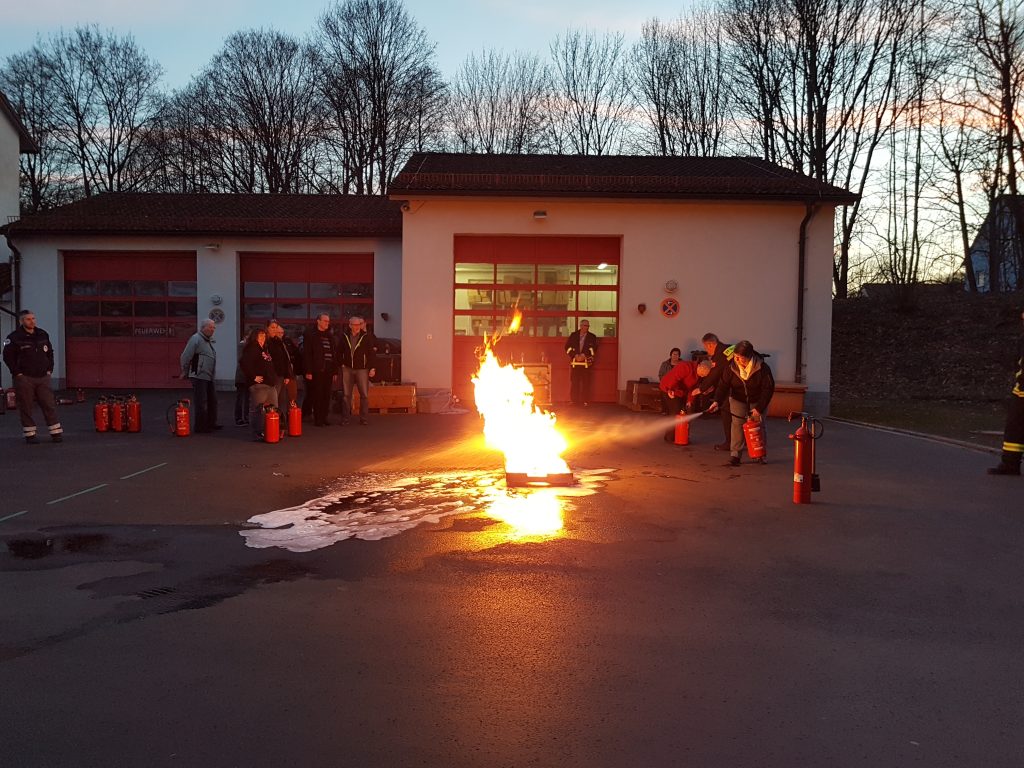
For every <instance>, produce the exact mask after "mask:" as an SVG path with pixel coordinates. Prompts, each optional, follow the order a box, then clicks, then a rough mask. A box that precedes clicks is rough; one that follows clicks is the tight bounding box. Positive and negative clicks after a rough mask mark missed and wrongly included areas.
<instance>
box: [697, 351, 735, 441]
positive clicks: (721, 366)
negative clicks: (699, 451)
mask: <svg viewBox="0 0 1024 768" xmlns="http://www.w3.org/2000/svg"><path fill="white" fill-rule="evenodd" d="M701 344H703V345H704V351H705V352H707V353H708V361H709V362H710V363H711V373H709V374H708V375H707V376H706V377H704V378H703V379H702V380H701V382H700V384H699V385H698V386H700V391H701V394H702V395H707V396H709V397H711V398H714V395H715V390H716V389H718V382H720V381H721V380H722V374H723V373H725V369H726V368H727V367H728V366H729V358H731V357H732V345H730V344H724V343H722V342H721V341H719V339H718V336H716V335H715V334H713V333H705V334H704V338H702V339H701ZM721 419H722V433H723V435H724V436H725V439H724V440H723V441H722V442H721V443H717V444H716V445H715V450H716V451H728V450H729V443H730V442H731V440H732V416H731V415H729V411H728V409H726V408H723V409H722V413H721Z"/></svg>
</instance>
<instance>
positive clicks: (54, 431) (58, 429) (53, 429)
mask: <svg viewBox="0 0 1024 768" xmlns="http://www.w3.org/2000/svg"><path fill="white" fill-rule="evenodd" d="M63 433H64V427H62V426H61V425H60V422H59V421H58V422H57V423H56V424H51V425H50V434H51V435H61V434H63Z"/></svg>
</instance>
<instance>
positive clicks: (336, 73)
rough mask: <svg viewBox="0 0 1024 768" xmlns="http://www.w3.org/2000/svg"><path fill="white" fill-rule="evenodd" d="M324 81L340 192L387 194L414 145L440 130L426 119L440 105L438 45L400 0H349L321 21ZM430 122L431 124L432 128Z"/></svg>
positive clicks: (441, 86)
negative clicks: (436, 57)
mask: <svg viewBox="0 0 1024 768" xmlns="http://www.w3.org/2000/svg"><path fill="white" fill-rule="evenodd" d="M316 47H317V49H318V52H319V59H318V60H319V70H320V74H319V80H320V87H321V89H322V92H323V95H324V98H325V101H326V104H327V105H329V107H330V113H331V120H332V124H333V125H332V128H333V131H332V132H333V133H334V135H333V136H332V137H331V139H330V144H331V146H332V147H333V148H334V150H335V156H336V160H335V161H334V162H335V163H336V164H337V165H338V166H339V167H340V169H341V170H342V175H341V177H340V178H339V179H337V180H336V181H335V183H334V186H335V188H336V189H338V190H339V191H342V192H355V193H358V194H364V193H382V192H385V191H386V190H387V186H388V184H389V183H390V181H391V178H392V177H393V176H394V175H395V173H397V171H398V168H399V167H400V165H401V163H402V162H404V160H405V158H406V157H407V156H408V155H409V154H410V153H411V152H412V151H414V150H415V148H417V147H422V146H425V145H427V144H429V143H430V141H431V140H432V139H433V136H432V134H431V131H434V132H436V136H437V140H438V141H439V140H440V136H441V124H440V122H439V121H438V122H437V124H436V125H434V126H433V128H431V124H430V122H428V120H427V119H426V117H427V116H428V115H433V114H436V112H437V110H438V106H439V104H443V101H442V99H443V95H444V83H443V82H442V80H441V76H440V74H439V72H438V71H437V69H436V67H435V66H434V45H433V43H431V42H429V40H428V39H427V36H426V33H425V32H424V31H423V30H422V29H421V28H420V27H419V25H418V24H417V23H416V22H415V21H414V20H413V18H412V17H411V16H409V14H408V13H406V11H405V9H404V7H403V6H402V4H401V2H400V0H345V2H342V3H337V4H335V5H333V6H331V7H329V8H328V9H327V11H326V12H325V13H324V14H323V15H322V16H321V17H320V20H319V23H318V30H317V37H316ZM428 129H430V130H429V131H428Z"/></svg>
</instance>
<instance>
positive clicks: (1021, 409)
mask: <svg viewBox="0 0 1024 768" xmlns="http://www.w3.org/2000/svg"><path fill="white" fill-rule="evenodd" d="M1022 454H1024V397H1017V396H1016V395H1013V396H1011V397H1010V402H1009V404H1008V405H1007V408H1006V429H1005V430H1003V461H1004V462H1006V463H1011V462H1012V463H1015V464H1019V463H1020V460H1021V455H1022Z"/></svg>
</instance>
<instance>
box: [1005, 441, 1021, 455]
mask: <svg viewBox="0 0 1024 768" xmlns="http://www.w3.org/2000/svg"><path fill="white" fill-rule="evenodd" d="M1003 450H1004V451H1006V452H1007V453H1024V443H1003Z"/></svg>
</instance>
